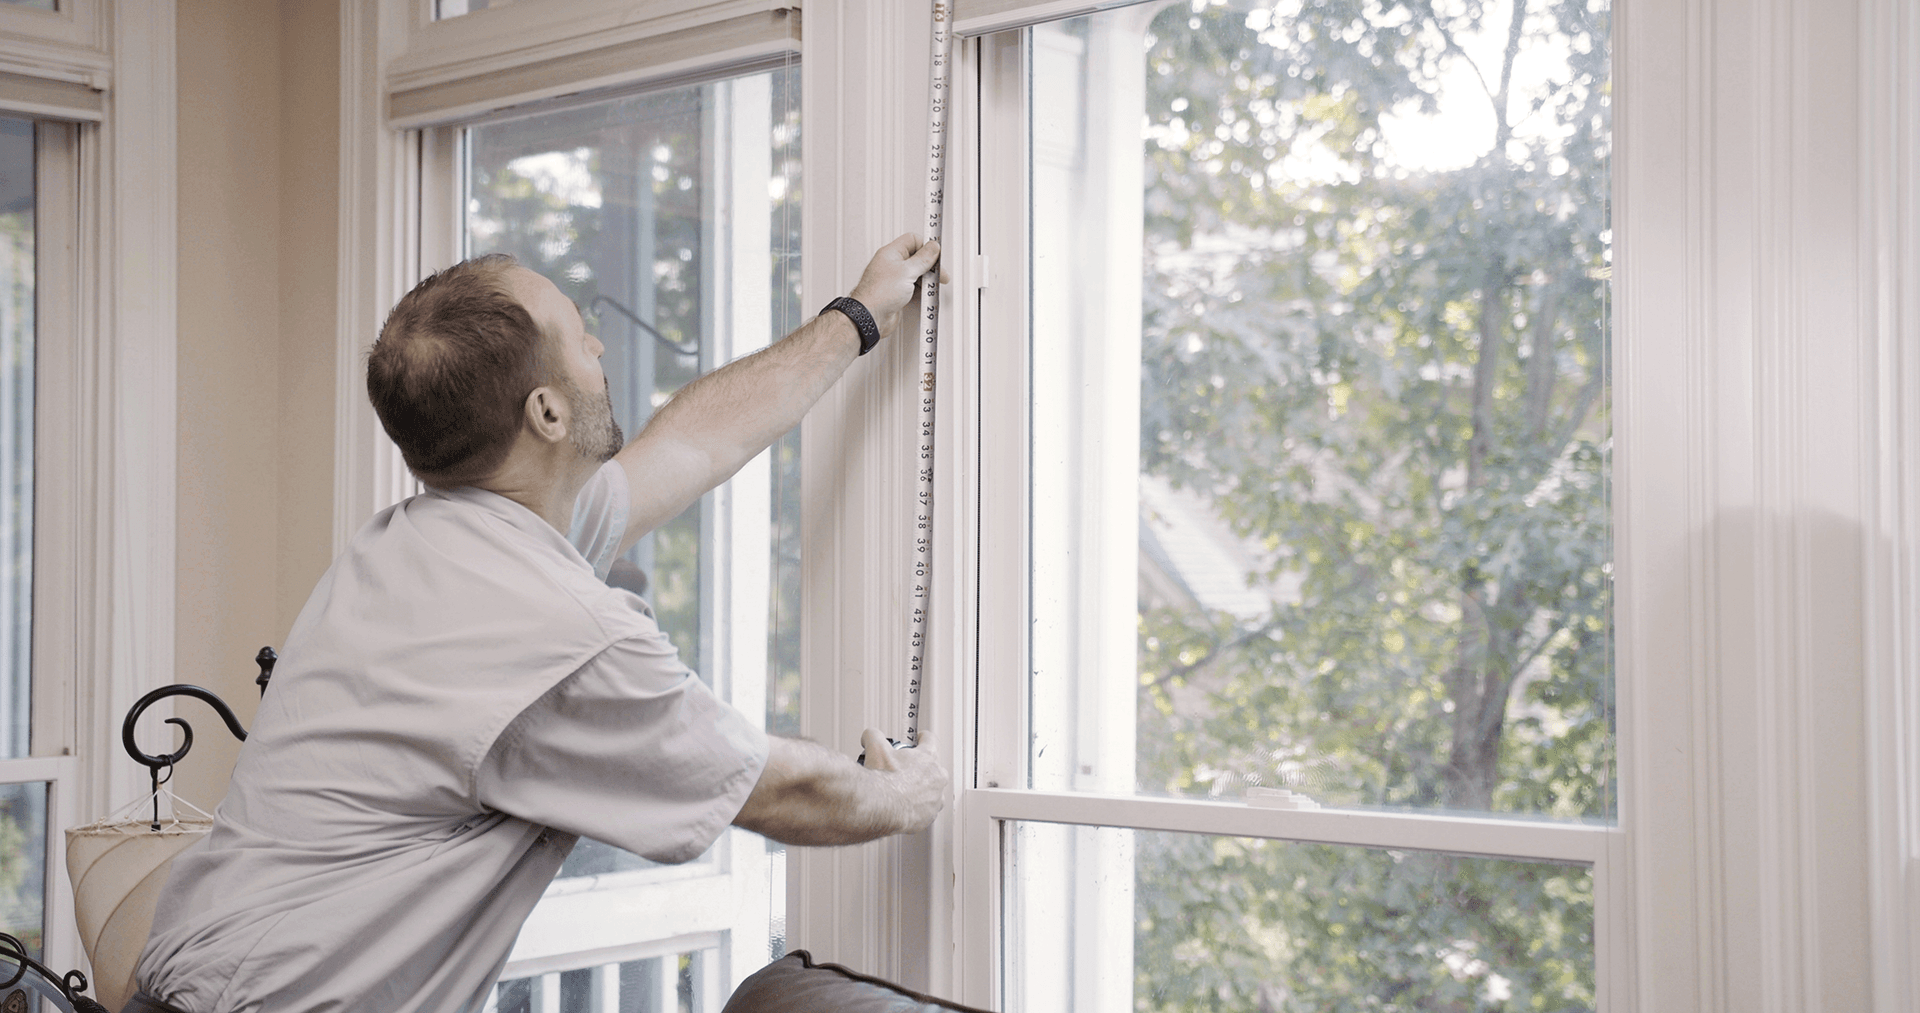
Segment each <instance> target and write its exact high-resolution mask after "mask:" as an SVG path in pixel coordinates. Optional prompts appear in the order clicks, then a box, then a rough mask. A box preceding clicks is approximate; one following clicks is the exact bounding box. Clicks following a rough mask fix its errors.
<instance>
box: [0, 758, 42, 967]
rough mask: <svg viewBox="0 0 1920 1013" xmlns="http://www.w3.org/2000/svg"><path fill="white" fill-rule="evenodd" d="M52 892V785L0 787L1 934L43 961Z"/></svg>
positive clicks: (3, 785)
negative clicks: (49, 789) (49, 822)
mask: <svg viewBox="0 0 1920 1013" xmlns="http://www.w3.org/2000/svg"><path fill="white" fill-rule="evenodd" d="M46 894H47V785H46V783H45V782H44V781H41V782H29V783H27V784H0V932H5V933H6V934H8V935H10V936H13V937H14V938H16V939H18V940H20V941H21V942H22V943H24V944H26V947H27V954H28V955H29V956H32V957H35V958H38V957H39V955H40V947H41V940H42V936H43V934H44V933H43V928H44V924H45V922H44V916H43V915H42V906H43V905H44V903H45V900H46Z"/></svg>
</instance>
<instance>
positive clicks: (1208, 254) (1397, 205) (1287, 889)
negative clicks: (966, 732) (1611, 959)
mask: <svg viewBox="0 0 1920 1013" xmlns="http://www.w3.org/2000/svg"><path fill="white" fill-rule="evenodd" d="M1284 6H1289V7H1290V9H1284V10H1279V11H1275V10H1271V9H1267V8H1264V7H1263V8H1254V9H1248V8H1246V7H1242V6H1221V5H1218V4H1213V5H1209V4H1207V3H1206V2H1205V0H1200V2H1196V3H1193V4H1180V5H1176V6H1174V7H1171V8H1169V9H1167V10H1165V11H1164V12H1162V13H1161V14H1160V15H1159V16H1158V17H1157V18H1156V19H1155V21H1154V22H1153V25H1152V28H1151V29H1150V35H1149V39H1148V49H1147V52H1146V57H1145V59H1146V61H1147V71H1148V73H1147V123H1148V142H1147V160H1148V161H1147V188H1146V209H1147V212H1146V213H1147V220H1146V244H1147V248H1146V264H1147V276H1146V280H1145V306H1144V312H1145V328H1144V332H1145V333H1144V349H1145V356H1146V363H1145V367H1146V368H1145V373H1146V379H1145V382H1144V384H1143V388H1142V397H1143V418H1142V427H1141V452H1142V460H1143V467H1144V468H1145V470H1146V471H1147V472H1148V473H1150V474H1153V475H1156V476H1160V477H1162V478H1164V479H1166V480H1168V481H1170V482H1172V483H1173V484H1174V485H1175V486H1176V487H1179V488H1184V489H1187V490H1190V491H1192V492H1194V493H1196V494H1198V495H1199V496H1201V497H1202V498H1203V499H1204V500H1206V501H1208V502H1209V503H1210V504H1211V506H1212V508H1213V509H1214V511H1215V512H1216V513H1217V514H1218V515H1219V516H1220V517H1221V518H1222V519H1223V520H1224V521H1226V522H1227V524H1228V525H1229V526H1230V527H1231V528H1232V530H1233V531H1234V533H1235V534H1236V535H1238V536H1239V537H1240V538H1242V539H1244V540H1245V541H1246V542H1247V543H1248V544H1250V545H1253V546H1257V547H1259V549H1260V550H1261V551H1262V552H1263V553H1264V556H1263V563H1262V565H1261V567H1260V569H1259V570H1258V571H1257V572H1255V573H1252V574H1250V575H1249V579H1250V581H1252V582H1254V583H1255V584H1257V585H1260V586H1266V587H1270V588H1278V589H1284V590H1283V591H1280V592H1276V603H1275V605H1274V607H1273V609H1272V610H1271V612H1270V614H1269V615H1266V616H1263V617H1259V618H1257V619H1255V620H1253V621H1250V622H1243V621H1238V620H1236V619H1234V618H1233V617H1231V616H1227V615H1224V614H1209V613H1206V612H1204V611H1203V610H1197V609H1196V608H1195V606H1194V604H1193V603H1192V602H1158V601H1149V602H1144V603H1143V608H1142V611H1141V616H1140V644H1141V648H1140V671H1141V680H1142V684H1143V688H1142V692H1141V696H1140V726H1139V727H1140V732H1139V757H1138V762H1139V776H1140V779H1141V787H1142V789H1143V790H1146V791H1154V792H1169V791H1170V792H1174V793H1179V794H1196V793H1197V794H1211V795H1219V794H1222V793H1231V794H1238V790H1239V789H1238V786H1240V785H1245V784H1269V785H1273V784H1285V785H1288V786H1292V787H1296V788H1299V789H1301V790H1304V791H1306V792H1307V793H1308V794H1310V795H1312V796H1313V797H1315V798H1317V799H1319V800H1321V801H1323V802H1334V803H1340V804H1353V805H1372V806H1392V807H1400V806H1412V807H1436V806H1446V807H1450V808H1458V809H1469V810H1491V811H1498V812H1509V813H1523V814H1537V815H1546V816H1556V817H1586V818H1601V819H1605V818H1609V817H1610V816H1611V815H1612V805H1613V801H1612V799H1613V796H1612V792H1611V788H1610V784H1609V773H1610V770H1611V765H1612V742H1613V732H1612V729H1613V720H1614V716H1613V703H1612V674H1611V672H1612V656H1611V651H1610V648H1609V643H1610V640H1611V610H1612V596H1611V563H1610V556H1611V543H1610V522H1609V517H1608V497H1609V489H1608V469H1607V460H1608V454H1609V433H1610V423H1609V420H1608V413H1607V390H1608V386H1607V385H1608V379H1607V368H1608V367H1607V357H1606V336H1607V328H1608V323H1607V302H1606V300H1607V282H1606V279H1607V277H1608V276H1609V274H1610V271H1609V252H1608V239H1609V233H1608V229H1609V224H1608V210H1607V187H1608V168H1607V159H1608V155H1609V127H1610V113H1609V85H1608V76H1607V74H1608V71H1607V59H1608V56H1607V49H1608V47H1607V44H1606V40H1607V39H1608V37H1609V33H1610V24H1609V16H1608V14H1607V12H1606V10H1605V7H1604V4H1601V3H1593V4H1590V3H1588V2H1587V0H1532V2H1530V3H1527V4H1525V5H1524V6H1523V8H1522V11H1521V12H1520V13H1521V16H1520V17H1516V18H1513V19H1511V20H1508V19H1507V17H1506V11H1505V10H1504V9H1502V8H1500V7H1499V6H1498V5H1494V4H1491V3H1482V2H1476V0H1466V2H1463V3H1458V4H1451V5H1443V4H1437V3H1432V2H1401V0H1367V2H1354V0H1319V2H1315V0H1307V2H1305V3H1296V4H1291V5H1284ZM1596 8H1597V9H1596ZM1496 15H1497V16H1499V17H1500V18H1501V22H1500V23H1498V24H1488V25H1487V28H1488V30H1489V31H1490V32H1491V33H1493V35H1494V37H1495V38H1496V39H1499V40H1504V54H1505V55H1504V57H1502V59H1501V60H1500V62H1498V63H1497V64H1496V65H1493V66H1482V67H1481V68H1480V70H1481V74H1482V81H1483V82H1484V86H1485V94H1484V96H1482V99H1481V101H1484V102H1485V103H1486V104H1487V106H1488V107H1490V108H1492V109H1493V110H1494V123H1495V127H1494V130H1493V133H1492V141H1491V143H1490V144H1489V146H1488V147H1487V149H1486V150H1485V151H1483V152H1481V153H1480V154H1479V156H1478V157H1477V159H1476V160H1474V161H1472V163H1471V164H1467V165H1463V166H1460V167H1458V168H1444V167H1441V168H1424V169H1423V168H1409V167H1408V166H1407V165H1405V164H1404V163H1403V162H1402V161H1401V160H1400V158H1399V155H1398V153H1397V152H1396V151H1395V150H1394V148H1393V145H1392V143H1391V136H1390V131H1389V129H1388V126H1387V119H1388V117H1390V116H1392V115H1394V114H1396V113H1401V114H1404V113H1406V112H1409V111H1411V110H1415V109H1424V110H1426V111H1428V112H1431V111H1433V110H1434V109H1436V108H1437V107H1438V101H1437V96H1438V95H1439V91H1440V82H1441V81H1442V80H1443V79H1445V80H1449V81H1453V82H1457V81H1458V80H1459V78H1458V77H1457V76H1456V77H1452V78H1448V77H1446V75H1447V73H1448V72H1449V67H1450V65H1452V64H1455V63H1457V61H1459V60H1461V59H1463V58H1464V57H1463V55H1462V50H1461V42H1460V40H1461V39H1462V38H1463V37H1465V36H1466V35H1468V34H1469V33H1470V32H1472V31H1473V30H1474V26H1475V25H1478V24H1481V23H1482V22H1483V19H1485V18H1488V17H1493V16H1496ZM1542 52H1545V53H1550V54H1556V55H1557V57H1558V58H1562V59H1563V61H1564V65H1563V66H1561V67H1560V68H1558V69H1557V70H1555V71H1554V72H1553V73H1552V74H1550V75H1548V76H1547V80H1546V81H1545V83H1544V84H1543V85H1541V86H1539V87H1535V88H1532V89H1531V90H1530V91H1528V92H1526V93H1522V92H1520V91H1519V90H1517V89H1512V87H1511V84H1510V77H1509V71H1510V70H1511V68H1512V67H1513V65H1514V61H1515V58H1516V55H1517V54H1529V53H1531V54H1539V53H1542ZM1449 101H1459V97H1458V95H1457V92H1456V93H1454V94H1453V95H1450V96H1449ZM1209 849H1210V850H1209ZM1139 855H1140V857H1139V869H1140V872H1139V876H1140V883H1141V887H1140V894H1139V903H1140V905H1141V910H1142V912H1143V914H1142V921H1141V923H1140V928H1139V934H1138V944H1137V945H1138V952H1137V957H1138V960H1139V963H1140V983H1141V984H1140V988H1139V991H1138V993H1137V994H1138V996H1139V1000H1138V1001H1139V1004H1140V1008H1141V1009H1143V1010H1155V1011H1160V1010H1167V1011H1171V1010H1202V1009H1208V1010H1211V1009H1222V1010H1224V1009H1274V1010H1279V1009H1286V1010H1316V1011H1319V1010H1347V1009H1353V1010H1361V1009H1407V1010H1413V1009H1422V1010H1424V1009H1434V1010H1454V1009H1460V1010H1478V1009H1502V1010H1522V1009H1525V1010H1563V1009H1575V1008H1587V1007H1590V1005H1591V1003H1592V963H1591V961H1592V957H1591V939H1590V932H1591V923H1592V898H1591V884H1590V880H1589V878H1588V877H1587V875H1586V873H1585V872H1584V870H1569V869H1563V868H1558V867H1552V866H1540V865H1527V864H1523V863H1494V862H1483V861H1469V860H1464V859H1453V858H1444V857H1436V856H1401V855H1389V854H1387V853H1381V852H1369V853H1360V852H1358V851H1353V852H1349V851H1348V850H1346V849H1322V848H1308V847H1302V846H1279V845H1275V846H1271V847H1260V846H1249V845H1241V844H1236V843H1232V842H1227V843H1222V842H1218V841H1205V840H1183V841H1182V842H1180V843H1178V844H1172V843H1165V844H1156V845H1153V846H1147V845H1144V844H1143V846H1142V847H1141V849H1140V852H1139ZM1443 951H1444V952H1443ZM1446 953H1453V954H1460V953H1469V954H1470V959H1467V958H1458V957H1456V958H1453V959H1455V960H1456V963H1457V962H1459V960H1461V959H1466V963H1465V964H1463V965H1462V966H1469V967H1484V968H1485V970H1484V971H1483V972H1482V973H1481V974H1480V975H1473V974H1467V975H1464V976H1462V975H1460V974H1456V973H1454V972H1453V971H1449V970H1448V966H1447V964H1446V963H1445V961H1443V960H1442V959H1441V958H1442V957H1443V956H1444V955H1445V954H1446ZM1202 954H1204V955H1205V956H1204V959H1201V955H1202ZM1473 961H1479V962H1481V963H1480V964H1474V963H1473ZM1487 975H1498V976H1500V977H1501V978H1502V979H1503V980H1505V981H1507V982H1508V983H1509V984H1508V986H1507V988H1508V989H1509V990H1510V996H1508V997H1506V998H1501V997H1500V995H1499V994H1498V993H1500V992H1501V991H1502V990H1501V989H1493V990H1489V989H1488V988H1487V987H1486V983H1487V981H1489V980H1491V979H1490V978H1488V977H1486V976H1487Z"/></svg>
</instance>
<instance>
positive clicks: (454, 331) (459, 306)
mask: <svg viewBox="0 0 1920 1013" xmlns="http://www.w3.org/2000/svg"><path fill="white" fill-rule="evenodd" d="M521 270H524V269H522V268H520V267H519V266H518V265H517V264H516V263H515V262H514V260H513V258H511V257H508V256H506V255H504V254H493V255H490V256H485V257H476V258H474V259H472V260H467V261H462V262H460V263H458V264H455V265H454V266H452V267H449V268H447V269H446V270H444V271H441V272H439V273H438V274H435V275H433V276H431V277H429V278H427V279H426V280H425V281H422V282H421V283H420V284H418V285H416V286H414V288H413V291H411V292H408V293H407V294H406V295H405V296H404V297H402V298H401V300H400V302H399V303H398V304H396V305H395V306H394V307H393V312H392V313H390V314H388V315H387V322H386V324H385V325H384V326H382V327H381V328H380V339H379V340H378V341H376V342H374V346H373V350H372V352H371V353H369V355H368V356H367V397H368V399H369V400H371V401H372V402H373V410H374V412H375V413H376V414H377V415H379V417H380V424H381V425H382V426H384V427H386V430H387V435H388V436H389V437H391V438H392V439H393V442H394V444H395V445H396V446H398V447H399V448H400V455H401V457H403V458H404V459H405V460H406V462H407V467H408V468H410V469H412V470H413V473H414V474H415V475H417V476H419V478H420V480H421V481H423V482H426V483H427V484H429V485H434V486H441V487H448V486H456V485H466V484H469V483H472V482H475V481H477V480H479V479H481V478H484V477H485V476H487V475H488V474H490V473H492V472H493V470H494V469H495V468H497V467H498V466H499V465H500V463H501V462H502V461H503V460H504V459H505V458H506V456H507V452H508V451H509V450H511V449H512V447H513V441H514V438H515V436H516V435H517V434H518V433H519V431H520V426H521V413H522V406H523V405H524V403H525V402H526V399H527V395H528V394H530V393H532V392H533V389H534V388H535V387H538V386H541V385H542V384H544V383H545V382H546V377H547V374H548V373H549V372H550V369H549V360H550V356H551V348H550V344H549V341H548V337H547V335H545V334H544V333H543V332H542V330H541V328H540V326H539V325H538V324H537V323H536V322H535V320H534V317H533V315H532V314H531V313H530V312H528V309H527V306H526V305H525V303H524V302H523V299H522V298H521V296H520V294H519V293H518V292H516V291H515V289H516V288H517V287H519V286H516V285H515V284H514V281H515V278H514V274H515V272H518V271H521Z"/></svg>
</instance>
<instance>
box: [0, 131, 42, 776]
mask: <svg viewBox="0 0 1920 1013" xmlns="http://www.w3.org/2000/svg"><path fill="white" fill-rule="evenodd" d="M34 192H35V184H34V142H33V123H32V122H31V121H29V120H11V119H0V758H4V757H16V756H25V755H27V752H28V749H29V748H30V746H31V738H32V734H31V733H32V724H33V664H32V663H33V356H34V340H33V336H34V322H33V321H34V316H33V309H34V303H33V300H34Z"/></svg>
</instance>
